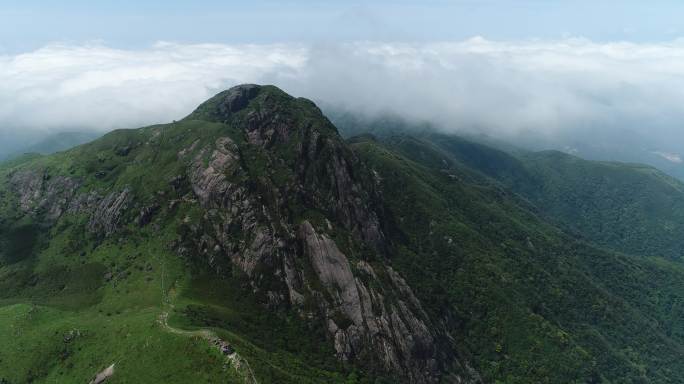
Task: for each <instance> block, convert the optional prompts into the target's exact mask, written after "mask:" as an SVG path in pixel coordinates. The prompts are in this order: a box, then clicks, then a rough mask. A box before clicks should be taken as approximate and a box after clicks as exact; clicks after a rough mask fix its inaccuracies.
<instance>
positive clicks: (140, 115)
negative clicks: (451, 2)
mask: <svg viewBox="0 0 684 384" xmlns="http://www.w3.org/2000/svg"><path fill="white" fill-rule="evenodd" d="M245 82H255V83H273V84H276V85H278V86H280V87H282V88H284V89H285V90H286V91H288V92H290V93H293V94H295V95H297V96H304V97H308V98H311V99H313V100H315V101H318V102H323V103H326V104H327V105H336V106H341V107H343V108H346V109H349V110H355V111H359V112H362V113H365V114H369V115H373V114H377V113H385V112H394V113H399V114H401V115H404V116H406V117H409V118H414V119H421V120H429V121H433V122H435V123H437V124H439V125H440V126H442V127H443V128H444V129H450V130H459V131H476V132H483V133H486V134H489V135H492V136H501V137H504V136H508V137H516V136H519V135H527V136H528V137H529V136H532V137H535V136H539V137H540V139H542V138H543V139H544V140H549V139H550V138H564V139H567V140H569V141H572V140H574V139H591V138H596V139H597V140H598V139H601V140H611V139H612V138H615V137H619V136H623V137H630V138H633V140H635V141H636V142H640V140H641V138H642V137H647V138H648V144H643V143H642V144H643V145H648V146H650V147H649V148H644V150H647V151H649V152H651V153H652V152H654V151H661V152H663V153H665V152H667V153H668V154H670V153H673V154H674V155H676V153H677V151H678V150H679V149H680V148H674V147H676V145H673V143H681V142H683V141H684V140H682V139H683V138H684V135H683V134H682V128H681V126H682V122H684V109H682V107H681V106H682V105H684V40H674V41H670V42H664V43H653V44H645V43H644V44H637V43H628V42H621V43H594V42H591V41H588V40H584V39H567V40H559V41H489V40H486V39H483V38H479V37H478V38H472V39H469V40H465V41H459V42H442V43H420V44H403V43H372V42H360V43H349V44H341V43H340V44H327V45H303V44H302V45H298V44H284V45H222V44H199V45H197V44H195V45H183V44H175V43H158V44H155V45H154V46H152V47H150V48H148V49H144V50H121V49H114V48H111V47H107V46H104V45H101V44H85V45H63V44H55V45H50V46H46V47H44V48H42V49H39V50H36V51H33V52H28V53H24V54H20V55H11V56H0V135H1V136H2V137H9V136H8V135H14V134H19V133H26V132H34V133H44V132H51V131H58V130H84V129H92V130H98V131H105V130H108V129H112V128H119V127H137V126H142V125H146V124H152V123H158V122H166V121H170V120H172V119H178V118H181V117H183V116H184V115H186V114H187V113H189V112H190V111H191V110H192V109H193V108H194V107H195V106H196V105H197V104H199V103H200V102H201V101H203V100H205V99H206V98H208V97H210V96H211V95H213V94H215V93H216V92H218V91H220V90H222V89H224V88H227V87H230V86H232V85H234V84H237V83H245ZM680 146H681V147H684V143H682V144H681V145H680Z"/></svg>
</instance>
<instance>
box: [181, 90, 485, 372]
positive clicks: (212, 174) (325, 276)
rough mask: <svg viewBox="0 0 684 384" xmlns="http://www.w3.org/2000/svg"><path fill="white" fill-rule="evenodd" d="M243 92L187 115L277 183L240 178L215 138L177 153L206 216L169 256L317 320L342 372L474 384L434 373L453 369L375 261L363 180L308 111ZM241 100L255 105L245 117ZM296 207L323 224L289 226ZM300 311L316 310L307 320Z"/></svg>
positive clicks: (381, 238) (372, 200)
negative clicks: (194, 260)
mask: <svg viewBox="0 0 684 384" xmlns="http://www.w3.org/2000/svg"><path fill="white" fill-rule="evenodd" d="M254 89H255V88H254V86H247V87H246V88H245V87H238V88H237V89H231V90H229V91H226V92H224V93H222V94H219V96H217V98H216V100H213V101H210V102H207V103H205V104H206V105H205V106H204V107H201V108H199V109H198V110H200V109H201V111H200V112H201V113H202V114H203V116H205V117H206V116H214V117H215V119H216V121H219V122H229V123H230V124H232V125H233V126H235V127H238V128H240V129H242V131H243V132H244V134H245V141H246V144H241V145H245V146H248V147H249V148H250V151H251V152H254V151H256V152H258V153H260V154H261V155H260V156H262V159H265V161H266V163H267V164H274V165H277V166H278V167H279V168H278V169H279V172H281V173H280V174H279V175H275V174H274V173H273V172H270V169H260V171H261V173H260V174H258V175H251V176H250V177H249V178H244V177H243V176H245V175H250V173H249V172H250V170H249V163H248V162H249V161H250V160H251V158H243V157H242V148H241V147H239V146H238V145H237V144H236V143H235V142H234V141H233V140H231V139H229V138H227V137H221V138H219V139H217V140H216V141H215V142H214V143H213V144H211V145H206V146H199V145H198V144H197V142H195V143H193V144H192V145H191V146H190V147H188V148H184V149H182V150H181V151H180V152H179V153H178V156H179V159H180V160H181V161H184V162H185V163H186V164H187V174H188V180H189V182H190V186H191V188H192V191H193V193H194V194H195V196H196V197H197V200H198V201H199V203H200V204H201V206H202V207H203V208H204V210H205V212H206V214H205V215H204V217H203V219H202V221H203V223H202V224H198V225H191V231H192V233H191V234H190V235H189V236H188V238H187V239H185V240H186V242H185V243H183V244H181V245H179V246H178V247H177V249H178V251H179V253H183V254H187V253H188V250H189V249H194V253H195V254H198V255H201V256H202V257H205V258H206V261H207V262H208V264H209V265H211V266H212V267H213V269H214V270H215V271H217V273H222V271H225V270H227V269H229V268H230V266H228V265H227V264H230V265H232V266H233V267H237V268H239V269H240V270H242V271H243V272H244V273H245V274H246V275H247V276H249V278H250V281H251V287H252V289H253V291H254V292H255V293H256V294H257V295H258V296H260V297H263V298H264V301H265V304H266V305H267V306H268V307H270V308H293V309H294V310H296V311H298V312H299V313H300V314H301V315H302V317H303V318H306V319H311V318H317V319H319V320H320V321H321V322H322V323H323V324H325V326H326V328H327V330H328V333H329V335H330V338H331V340H332V342H333V343H334V348H335V351H336V353H337V356H338V357H339V358H340V359H341V360H343V361H354V362H358V363H361V364H367V365H368V366H369V367H376V368H377V367H381V368H383V369H384V370H385V371H387V372H391V373H393V374H397V375H399V376H400V377H402V378H403V379H405V380H407V381H408V382H411V383H421V384H422V383H436V382H439V381H440V380H442V381H444V382H454V383H456V382H477V380H476V379H473V377H476V375H475V374H473V375H469V377H461V376H458V375H446V374H443V372H444V371H445V367H447V366H450V365H452V363H453V361H452V360H455V359H456V358H455V357H454V356H453V355H450V354H449V353H447V352H444V353H442V352H440V351H438V348H437V343H436V338H438V337H441V336H440V334H438V333H437V331H436V329H437V328H438V327H436V326H434V325H433V321H432V320H431V319H430V318H429V317H428V315H427V314H426V312H425V311H424V310H423V309H422V306H421V304H420V302H419V300H418V299H417V298H416V296H415V295H414V294H413V292H412V291H411V289H410V287H409V286H408V285H407V283H406V282H405V281H404V280H403V279H402V278H401V276H400V275H399V274H398V273H397V272H395V271H394V270H393V269H391V268H390V267H389V266H388V265H387V264H386V262H385V261H383V260H384V258H385V257H387V254H386V251H387V249H388V244H387V240H386V238H385V235H384V233H383V229H382V224H381V219H380V218H381V217H382V214H383V213H382V205H381V204H380V203H378V201H380V197H379V196H378V195H377V192H376V191H375V190H374V186H375V182H374V177H373V175H372V173H371V172H369V171H367V170H366V169H365V168H364V167H363V165H362V164H360V162H359V160H358V159H357V158H356V156H355V155H354V153H353V152H351V151H350V150H349V149H348V148H347V147H346V146H345V144H344V143H343V142H342V140H341V139H340V137H339V135H338V134H337V131H336V129H335V128H334V127H333V126H332V124H330V123H329V122H328V121H327V119H326V118H325V117H323V115H322V114H321V113H320V111H319V110H318V109H317V108H316V107H315V106H314V105H313V103H310V102H309V101H305V100H301V99H293V98H283V97H281V96H279V95H277V94H276V95H271V94H268V93H265V94H264V93H263V92H259V91H258V90H254ZM251 100H254V102H256V103H258V106H257V107H252V106H250V102H251ZM288 103H294V104H288ZM202 108H204V109H202ZM292 108H305V109H306V110H307V113H306V114H305V115H306V116H308V117H301V116H299V117H298V116H296V115H293V114H292V113H290V110H291V109H292ZM196 113H197V112H196ZM238 114H239V115H238ZM191 116H192V115H191ZM236 116H239V117H236ZM284 151H287V152H284ZM281 153H287V156H291V157H293V160H294V161H293V162H292V163H291V165H290V166H289V168H285V169H284V168H283V166H282V164H286V163H285V162H284V160H283V158H281V157H280V154H281ZM266 167H267V168H268V165H267V166H266ZM244 180H249V181H248V182H247V183H246V182H244ZM296 206H303V207H306V209H309V210H315V211H317V212H322V213H324V214H325V220H324V222H323V223H320V224H321V225H320V227H318V226H317V225H314V224H313V223H312V222H311V221H310V220H301V219H297V218H296V217H294V216H293V212H292V207H296ZM207 228H211V230H209V231H207V230H206V229H207ZM337 230H339V231H342V232H344V233H348V234H349V235H350V236H351V239H352V240H353V241H354V242H355V243H357V244H360V245H361V246H362V247H367V249H370V250H371V251H372V252H375V253H376V255H377V259H378V260H379V261H378V262H377V265H375V266H372V265H371V264H370V263H368V262H365V261H357V262H355V264H354V265H352V263H351V262H350V259H349V257H348V256H347V254H345V252H346V251H344V250H342V248H341V247H340V246H339V244H337V243H336V242H335V241H334V240H333V237H332V236H330V235H328V234H327V233H326V232H327V231H331V232H334V231H337ZM305 264H308V265H309V267H307V266H305ZM307 268H308V269H310V270H312V271H313V275H311V274H307V273H306V272H305V271H306V270H307ZM307 301H308V302H313V303H315V304H316V307H317V310H315V311H314V312H311V307H310V306H305V305H304V304H305V302H307Z"/></svg>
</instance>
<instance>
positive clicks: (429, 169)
mask: <svg viewBox="0 0 684 384" xmlns="http://www.w3.org/2000/svg"><path fill="white" fill-rule="evenodd" d="M389 145H390V146H391V147H392V148H395V149H396V150H398V151H400V152H403V153H407V151H409V150H410V151H412V157H413V158H415V159H417V161H418V162H415V161H411V160H409V159H408V158H406V157H403V156H401V155H399V154H398V152H395V151H390V150H388V149H387V148H386V147H384V146H383V145H380V144H378V143H375V142H373V141H372V140H363V139H359V140H356V143H355V144H354V147H355V149H356V150H357V152H359V153H360V154H361V155H362V157H363V158H364V159H365V160H366V161H367V162H368V163H369V164H371V165H372V166H373V168H374V169H375V170H376V171H377V172H378V173H379V175H380V177H381V178H382V180H383V181H382V185H383V190H384V196H385V199H386V202H387V203H388V205H389V208H390V212H392V214H393V216H394V221H395V222H396V223H397V226H398V228H399V235H398V236H399V237H401V238H402V239H401V241H403V242H404V243H405V244H406V246H405V247H400V248H399V249H398V250H397V251H396V256H395V259H394V264H395V266H396V267H398V268H399V269H400V270H401V271H402V272H403V273H404V274H405V275H406V276H408V278H409V280H410V282H411V284H412V286H414V287H416V288H417V291H418V292H419V294H420V295H421V297H422V299H423V300H424V302H425V303H426V304H427V306H428V307H429V308H430V310H431V311H432V312H440V311H441V310H442V309H443V308H447V307H448V308H451V309H452V310H453V311H454V313H455V314H456V316H455V318H454V319H453V321H452V323H451V325H450V328H451V330H452V332H453V334H454V335H455V337H456V338H457V340H460V341H461V342H462V343H463V345H464V346H465V348H464V349H465V350H467V351H470V352H471V353H472V354H473V359H474V361H475V362H476V364H477V368H478V369H479V370H480V371H481V372H482V374H483V375H484V376H485V377H486V378H487V379H488V380H490V381H501V382H505V383H529V382H542V383H544V382H548V383H558V382H568V383H570V382H577V383H584V382H621V383H630V382H633V383H668V382H679V380H680V378H681V377H682V373H684V365H683V364H681V362H680V360H679V358H678V357H680V356H682V353H684V349H683V345H684V329H683V328H682V325H681V324H680V323H679V321H678V320H677V319H679V318H681V316H682V315H684V312H683V311H684V308H682V304H681V303H682V302H683V301H682V300H684V283H682V281H684V274H683V271H682V268H681V267H679V266H678V265H676V264H672V263H670V262H668V261H666V260H663V259H644V258H634V257H629V256H621V255H617V254H614V253H608V252H603V251H600V250H597V249H595V248H592V247H590V246H588V245H586V244H583V243H581V242H579V241H575V240H573V239H571V238H569V237H568V236H567V235H565V234H563V233H561V232H560V231H559V230H557V229H555V228H554V227H552V226H549V225H548V224H545V223H544V222H542V221H541V220H540V219H539V218H538V217H537V216H535V215H534V214H533V213H531V211H530V210H527V209H524V208H521V206H522V207H525V206H526V205H525V202H523V201H521V200H520V199H519V198H517V197H516V196H515V195H512V194H510V193H508V192H506V191H505V190H504V189H502V188H501V187H500V186H499V185H498V184H497V183H496V182H493V181H489V180H487V179H486V178H483V177H482V176H481V175H480V174H478V173H474V172H472V171H470V170H468V169H466V168H463V167H462V166H458V165H453V166H451V167H450V170H448V171H445V170H444V168H445V167H444V164H443V162H442V161H441V152H440V151H439V150H437V149H435V148H434V147H432V146H430V145H429V144H427V145H423V144H421V142H420V141H418V140H415V141H414V140H404V141H403V142H402V143H401V145H399V144H398V143H397V142H392V143H390V144H389ZM399 147H401V149H399ZM438 160H439V161H438ZM396 191H401V193H396ZM466 353H467V352H466Z"/></svg>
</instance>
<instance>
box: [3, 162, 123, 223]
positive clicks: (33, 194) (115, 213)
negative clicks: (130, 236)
mask: <svg viewBox="0 0 684 384" xmlns="http://www.w3.org/2000/svg"><path fill="white" fill-rule="evenodd" d="M80 187H81V182H80V181H79V180H77V179H75V178H72V177H67V176H54V177H53V176H50V175H49V173H47V172H45V171H40V170H35V169H28V170H20V171H16V172H13V173H12V174H11V175H10V177H9V188H10V190H11V191H12V192H14V193H15V194H16V195H17V198H18V201H19V207H20V209H21V210H22V211H23V212H24V213H26V214H29V215H31V216H34V217H39V218H40V219H42V220H44V221H46V222H47V223H52V222H54V221H56V220H57V219H59V218H60V217H61V216H62V215H63V214H65V213H81V214H86V215H87V216H88V217H89V219H88V225H87V228H88V230H89V231H90V232H92V233H100V234H103V235H105V236H108V235H111V234H112V233H114V232H115V231H116V230H117V229H118V228H119V227H120V225H121V224H122V215H123V214H124V212H125V210H126V208H127V207H128V204H129V202H130V198H131V195H130V190H129V189H124V190H122V191H115V192H110V193H108V194H107V195H106V196H101V195H100V194H99V193H97V192H94V191H93V192H89V193H86V192H80V193H79V191H78V190H79V188H80Z"/></svg>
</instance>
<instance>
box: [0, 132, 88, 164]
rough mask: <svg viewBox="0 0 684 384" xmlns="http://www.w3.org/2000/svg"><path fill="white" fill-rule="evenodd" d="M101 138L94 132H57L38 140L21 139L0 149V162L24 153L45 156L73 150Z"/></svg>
mask: <svg viewBox="0 0 684 384" xmlns="http://www.w3.org/2000/svg"><path fill="white" fill-rule="evenodd" d="M99 136H101V134H99V133H95V132H58V133H54V134H50V135H48V136H46V137H42V138H40V139H22V140H20V141H19V142H18V143H15V144H14V145H5V146H4V147H2V148H0V160H8V159H12V158H15V157H18V156H21V155H23V154H26V153H38V154H43V155H47V154H50V153H55V152H59V151H64V150H66V149H69V148H73V147H75V146H77V145H80V144H84V143H87V142H89V141H92V140H95V139H96V138H98V137H99Z"/></svg>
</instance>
